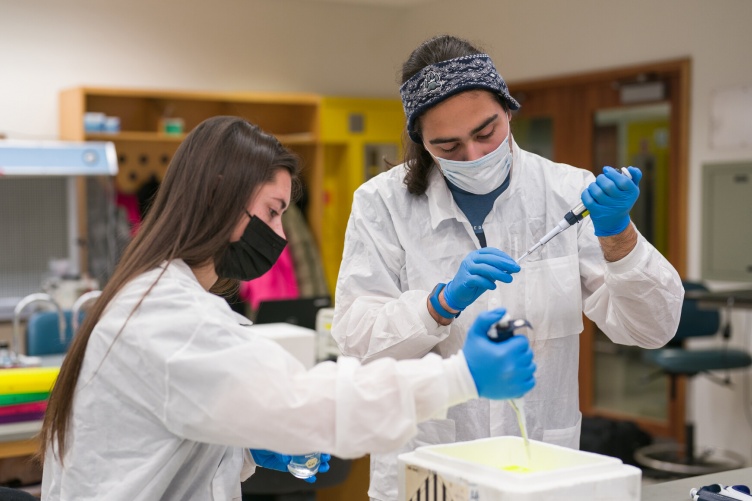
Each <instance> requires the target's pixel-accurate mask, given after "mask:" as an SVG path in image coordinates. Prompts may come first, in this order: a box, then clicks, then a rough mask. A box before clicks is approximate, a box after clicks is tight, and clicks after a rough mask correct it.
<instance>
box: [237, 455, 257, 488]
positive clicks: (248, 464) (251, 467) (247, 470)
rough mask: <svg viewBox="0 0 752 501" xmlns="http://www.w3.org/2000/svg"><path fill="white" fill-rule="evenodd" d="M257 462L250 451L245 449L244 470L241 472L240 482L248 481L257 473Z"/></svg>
mask: <svg viewBox="0 0 752 501" xmlns="http://www.w3.org/2000/svg"><path fill="white" fill-rule="evenodd" d="M256 466H257V465H256V461H254V460H253V456H252V455H251V451H250V449H243V468H242V469H241V470H240V481H241V482H244V481H245V480H248V479H249V478H250V477H251V475H253V474H254V473H256Z"/></svg>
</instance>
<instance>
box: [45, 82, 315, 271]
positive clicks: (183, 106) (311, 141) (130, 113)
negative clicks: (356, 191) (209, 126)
mask: <svg viewBox="0 0 752 501" xmlns="http://www.w3.org/2000/svg"><path fill="white" fill-rule="evenodd" d="M320 106H321V98H320V97H319V96H317V95H313V94H268V93H243V92H233V93H219V92H176V91H166V90H145V89H138V90H136V89H131V90H129V89H114V88H91V87H78V88H73V89H67V90H64V91H62V92H61V94H60V137H61V139H66V140H91V141H112V142H113V143H115V148H116V150H117V154H118V167H119V172H118V175H117V178H116V181H115V182H116V186H117V189H118V190H119V191H121V192H122V193H135V192H136V191H137V190H138V188H139V187H140V186H142V185H143V184H144V183H145V182H147V181H149V180H151V179H153V178H154V179H156V180H157V181H161V179H162V177H163V176H164V173H165V171H166V169H167V166H168V165H169V162H170V160H171V159H172V155H173V154H174V153H175V150H176V149H177V147H178V145H179V144H180V142H181V141H182V140H183V139H184V138H185V133H187V132H189V131H190V130H191V129H193V128H194V127H195V126H196V125H198V124H199V123H200V122H202V121H203V120H205V119H207V118H209V117H212V116H216V115H233V116H240V117H243V118H245V119H247V120H248V121H250V122H252V123H254V124H256V125H258V126H260V127H261V128H262V129H263V130H264V131H266V132H268V133H270V134H273V135H275V136H276V137H277V138H278V139H279V140H280V141H281V142H282V143H283V144H284V145H285V146H287V147H288V148H290V149H291V150H293V151H294V152H295V153H296V154H297V155H298V156H299V157H300V159H301V163H302V167H303V171H302V178H303V182H304V184H305V187H306V190H307V195H308V204H307V211H306V217H307V220H308V224H309V226H310V228H311V231H312V232H313V234H314V237H315V238H316V241H317V242H318V243H319V245H320V243H321V226H322V216H323V204H322V201H323V196H322V193H323V151H322V148H321V145H320V140H319V123H320V117H319V113H320ZM87 112H99V113H104V114H105V115H107V116H112V117H118V118H119V120H120V127H119V129H120V130H119V132H115V133H105V132H96V133H92V132H86V130H85V128H84V115H85V113H87ZM167 118H180V119H182V122H183V124H184V126H183V132H182V133H166V132H164V131H163V130H160V128H161V127H162V124H163V120H164V119H167ZM80 186H81V189H80V190H79V208H80V210H79V214H80V217H79V224H78V227H79V229H78V231H79V237H80V238H79V241H80V242H82V249H81V265H82V270H86V269H87V264H86V263H87V253H86V245H85V242H86V237H87V231H86V228H87V226H86V220H85V216H84V213H85V207H86V197H85V189H84V184H83V181H81V183H80Z"/></svg>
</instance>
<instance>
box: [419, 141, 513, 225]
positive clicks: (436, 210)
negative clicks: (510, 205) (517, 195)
mask: <svg viewBox="0 0 752 501" xmlns="http://www.w3.org/2000/svg"><path fill="white" fill-rule="evenodd" d="M520 151H521V150H520V149H519V147H518V146H517V142H516V141H514V137H512V169H511V170H510V171H509V175H510V176H511V179H510V180H509V186H508V187H507V189H506V190H504V193H502V194H501V195H499V198H498V199H497V200H496V203H495V204H494V208H495V207H496V204H498V203H499V200H506V199H508V198H509V197H511V196H512V193H514V191H515V190H517V187H518V186H519V177H520V171H521V168H522V165H521V164H522V161H521V159H520V156H521V155H520ZM426 196H427V197H428V211H429V214H430V217H431V228H432V229H434V230H435V229H436V228H438V226H439V224H440V223H441V222H442V221H444V220H447V219H456V220H457V221H459V222H466V223H468V224H469V221H468V219H467V216H465V214H464V213H463V212H462V209H460V208H459V207H458V206H457V203H456V202H455V201H454V197H452V192H451V191H449V187H448V186H447V184H446V181H445V180H444V176H443V175H442V174H441V171H440V170H439V167H438V166H437V165H436V164H435V163H434V167H433V169H431V172H430V173H429V174H428V189H427V190H426ZM492 213H493V211H492ZM492 216H493V214H489V217H492Z"/></svg>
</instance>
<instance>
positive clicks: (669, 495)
mask: <svg viewBox="0 0 752 501" xmlns="http://www.w3.org/2000/svg"><path fill="white" fill-rule="evenodd" d="M713 484H723V485H747V486H749V485H752V468H741V469H739V470H731V471H724V472H721V473H711V474H709V475H700V476H698V477H690V478H683V479H681V480H672V481H669V482H663V483H660V484H653V485H646V486H644V487H643V488H642V497H641V501H686V500H688V499H690V497H689V491H690V489H692V488H695V489H699V488H700V487H704V486H706V485H713Z"/></svg>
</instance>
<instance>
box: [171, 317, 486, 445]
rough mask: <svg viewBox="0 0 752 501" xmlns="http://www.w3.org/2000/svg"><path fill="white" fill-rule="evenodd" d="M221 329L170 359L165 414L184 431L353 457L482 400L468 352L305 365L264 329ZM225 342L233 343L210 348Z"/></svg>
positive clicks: (201, 437)
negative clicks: (459, 406)
mask: <svg viewBox="0 0 752 501" xmlns="http://www.w3.org/2000/svg"><path fill="white" fill-rule="evenodd" d="M223 329H227V326H216V325H215V326H212V325H206V324H202V325H201V326H199V327H198V329H197V332H195V333H194V334H193V336H192V337H191V338H190V341H189V342H187V344H186V345H185V347H184V348H183V349H181V350H179V351H178V352H177V353H175V354H174V355H172V356H171V357H170V358H169V359H168V360H167V361H166V367H165V369H166V370H165V374H166V379H165V384H166V393H167V398H166V399H165V402H164V406H163V416H162V419H163V421H164V424H165V426H166V427H167V428H168V429H169V430H170V431H171V432H172V433H174V434H176V435H178V436H181V437H185V438H187V439H190V440H195V441H200V442H208V443H216V444H224V445H231V446H241V447H244V448H252V449H269V450H274V451H277V452H280V453H283V454H295V453H298V454H299V453H306V452H311V451H320V452H326V453H331V454H334V455H337V456H339V457H343V458H351V457H358V456H362V455H364V454H366V453H376V452H385V451H390V450H394V449H396V448H397V447H399V446H401V445H403V444H404V443H405V442H407V441H408V440H409V439H410V438H411V437H412V436H413V435H414V434H415V433H416V431H417V423H418V422H420V421H423V420H427V419H430V418H440V417H444V416H445V414H446V409H447V408H448V407H449V406H451V405H455V404H457V403H460V402H464V401H466V400H468V399H471V398H477V391H476V389H475V384H474V383H473V380H472V377H471V375H470V371H469V369H468V368H467V363H466V362H465V359H464V355H463V354H462V353H459V354H457V355H455V356H453V357H451V358H449V359H442V358H441V357H439V356H438V355H434V354H431V355H428V356H426V357H425V358H423V359H419V360H410V361H399V362H398V361H395V360H393V359H388V358H387V359H381V360H378V361H375V362H374V363H371V364H368V365H366V366H361V365H360V363H359V362H358V361H357V360H355V359H352V358H346V357H341V358H340V359H339V361H338V362H336V363H335V362H325V363H322V364H319V365H317V366H315V367H314V368H312V369H311V370H308V371H306V370H305V368H304V367H303V366H302V364H301V363H300V362H299V361H298V360H297V359H295V358H294V357H292V356H291V355H290V354H288V353H287V352H286V351H285V350H284V349H282V348H281V347H280V346H279V345H278V344H276V343H274V342H273V341H271V340H268V339H265V338H262V337H261V336H258V335H249V334H248V333H247V332H242V331H238V332H234V333H233V335H234V336H236V337H243V336H245V337H246V338H247V339H246V338H244V339H240V340H235V342H232V343H229V344H228V342H227V341H226V338H225V341H217V340H221V339H222V336H227V335H229V334H228V333H227V332H222V330H223ZM237 329H243V328H242V327H236V328H235V330H236V331H237ZM220 342H222V345H223V346H227V348H225V349H218V348H217V347H216V346H214V347H213V348H212V345H214V344H215V343H220Z"/></svg>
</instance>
